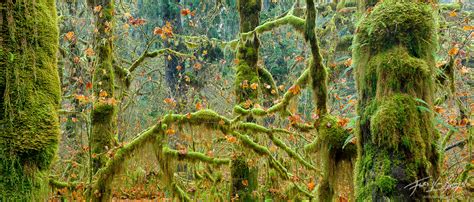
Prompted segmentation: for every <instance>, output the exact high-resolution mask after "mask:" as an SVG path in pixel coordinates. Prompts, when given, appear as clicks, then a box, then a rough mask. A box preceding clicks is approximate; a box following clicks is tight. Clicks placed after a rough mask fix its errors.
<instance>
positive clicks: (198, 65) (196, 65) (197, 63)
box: [193, 62, 202, 70]
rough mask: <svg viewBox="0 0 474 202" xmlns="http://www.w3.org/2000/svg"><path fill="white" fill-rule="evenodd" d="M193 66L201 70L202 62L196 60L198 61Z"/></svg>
mask: <svg viewBox="0 0 474 202" xmlns="http://www.w3.org/2000/svg"><path fill="white" fill-rule="evenodd" d="M193 67H194V69H195V70H201V68H202V64H201V63H199V62H196V63H194V65H193Z"/></svg>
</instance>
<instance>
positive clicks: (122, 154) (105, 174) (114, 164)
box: [91, 124, 163, 200]
mask: <svg viewBox="0 0 474 202" xmlns="http://www.w3.org/2000/svg"><path fill="white" fill-rule="evenodd" d="M160 134H161V135H162V134H163V133H162V131H161V124H157V125H155V126H152V127H150V128H148V129H147V130H145V131H144V132H142V133H141V134H140V135H138V136H137V138H135V139H134V140H133V141H132V142H130V143H128V144H127V145H125V146H124V147H122V148H120V149H119V150H117V151H116V153H115V155H114V156H113V157H112V158H111V159H110V160H109V161H108V162H107V164H106V165H105V166H104V167H103V168H101V169H100V170H99V171H97V173H96V176H97V181H96V182H95V183H94V185H93V187H92V190H93V191H92V192H91V193H96V191H97V193H100V194H99V196H97V195H96V194H92V196H93V197H95V198H99V199H97V200H100V198H102V199H106V200H108V198H110V194H111V189H112V188H111V187H110V185H111V182H112V180H113V178H114V176H115V174H117V172H119V170H120V168H121V167H122V166H123V163H124V162H125V159H127V158H129V157H130V156H131V155H132V153H133V152H135V151H136V150H138V149H140V148H142V147H143V145H144V144H145V143H147V142H153V141H155V140H156V138H157V135H160ZM158 138H159V137H158Z"/></svg>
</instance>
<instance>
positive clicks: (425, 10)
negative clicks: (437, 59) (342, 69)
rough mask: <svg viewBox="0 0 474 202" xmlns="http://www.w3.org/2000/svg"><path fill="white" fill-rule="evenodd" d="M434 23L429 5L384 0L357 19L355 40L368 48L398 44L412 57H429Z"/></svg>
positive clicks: (433, 38)
mask: <svg viewBox="0 0 474 202" xmlns="http://www.w3.org/2000/svg"><path fill="white" fill-rule="evenodd" d="M436 26H437V25H436V21H435V20H434V17H433V12H432V10H431V8H430V6H429V5H425V4H421V3H416V2H410V1H390V0H389V1H384V2H383V3H380V4H378V5H377V6H376V7H374V9H373V11H372V12H370V13H369V14H368V15H367V16H366V17H365V19H363V20H362V21H361V22H360V23H359V26H358V33H357V37H356V38H357V39H356V44H357V46H359V47H360V46H369V47H370V51H371V52H380V51H384V50H387V49H390V48H391V47H393V46H398V45H402V46H404V47H406V48H407V49H408V51H409V53H410V54H411V55H413V56H415V57H421V58H426V57H432V55H431V54H432V53H433V51H434V50H435V48H436V47H435V44H436V40H437V38H436V32H435V29H434V28H435V27H436ZM355 52H357V51H355Z"/></svg>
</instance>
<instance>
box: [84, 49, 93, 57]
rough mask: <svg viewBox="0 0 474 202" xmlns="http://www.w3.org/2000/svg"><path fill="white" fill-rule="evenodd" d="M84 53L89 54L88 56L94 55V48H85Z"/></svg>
mask: <svg viewBox="0 0 474 202" xmlns="http://www.w3.org/2000/svg"><path fill="white" fill-rule="evenodd" d="M85 53H86V55H87V56H89V57H91V56H94V55H95V52H94V50H92V48H87V49H86V50H85Z"/></svg>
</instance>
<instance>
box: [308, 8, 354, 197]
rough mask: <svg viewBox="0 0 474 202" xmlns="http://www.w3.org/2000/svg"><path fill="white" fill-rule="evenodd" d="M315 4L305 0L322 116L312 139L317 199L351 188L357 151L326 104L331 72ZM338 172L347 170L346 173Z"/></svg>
mask: <svg viewBox="0 0 474 202" xmlns="http://www.w3.org/2000/svg"><path fill="white" fill-rule="evenodd" d="M314 6H315V5H314V1H313V0H306V8H307V11H306V25H305V26H306V27H305V39H306V41H307V42H308V43H309V45H310V48H311V56H312V57H311V59H310V61H309V63H308V65H309V68H310V77H311V87H312V90H313V99H314V101H315V105H316V114H317V115H318V117H319V119H317V120H316V123H315V126H317V133H318V134H317V139H316V141H315V142H314V143H313V144H314V145H313V146H314V147H316V148H315V149H316V150H317V151H318V160H319V163H318V166H319V168H320V170H321V178H319V177H318V178H319V179H320V180H319V182H318V186H317V187H316V190H317V193H316V200H317V201H322V202H326V201H329V202H331V201H333V200H334V199H335V197H336V191H341V190H337V189H338V188H340V187H348V188H349V190H351V189H352V183H351V182H352V174H351V173H352V159H353V157H354V155H351V153H352V154H353V153H355V147H354V146H353V145H349V146H348V147H345V148H343V145H344V142H345V140H346V139H347V137H348V136H349V132H347V131H346V130H345V129H344V128H343V127H342V126H340V125H339V124H338V120H337V118H335V117H333V116H331V115H330V114H329V111H328V108H327V97H328V92H327V91H328V90H327V82H328V73H327V70H326V67H325V66H324V65H323V58H322V56H321V53H320V48H319V44H318V40H317V38H316V32H315V26H316V25H315V24H316V9H315V7H314ZM313 146H311V147H313ZM339 173H347V174H346V175H344V176H343V175H342V174H339ZM339 194H341V193H339ZM348 198H350V197H348Z"/></svg>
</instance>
